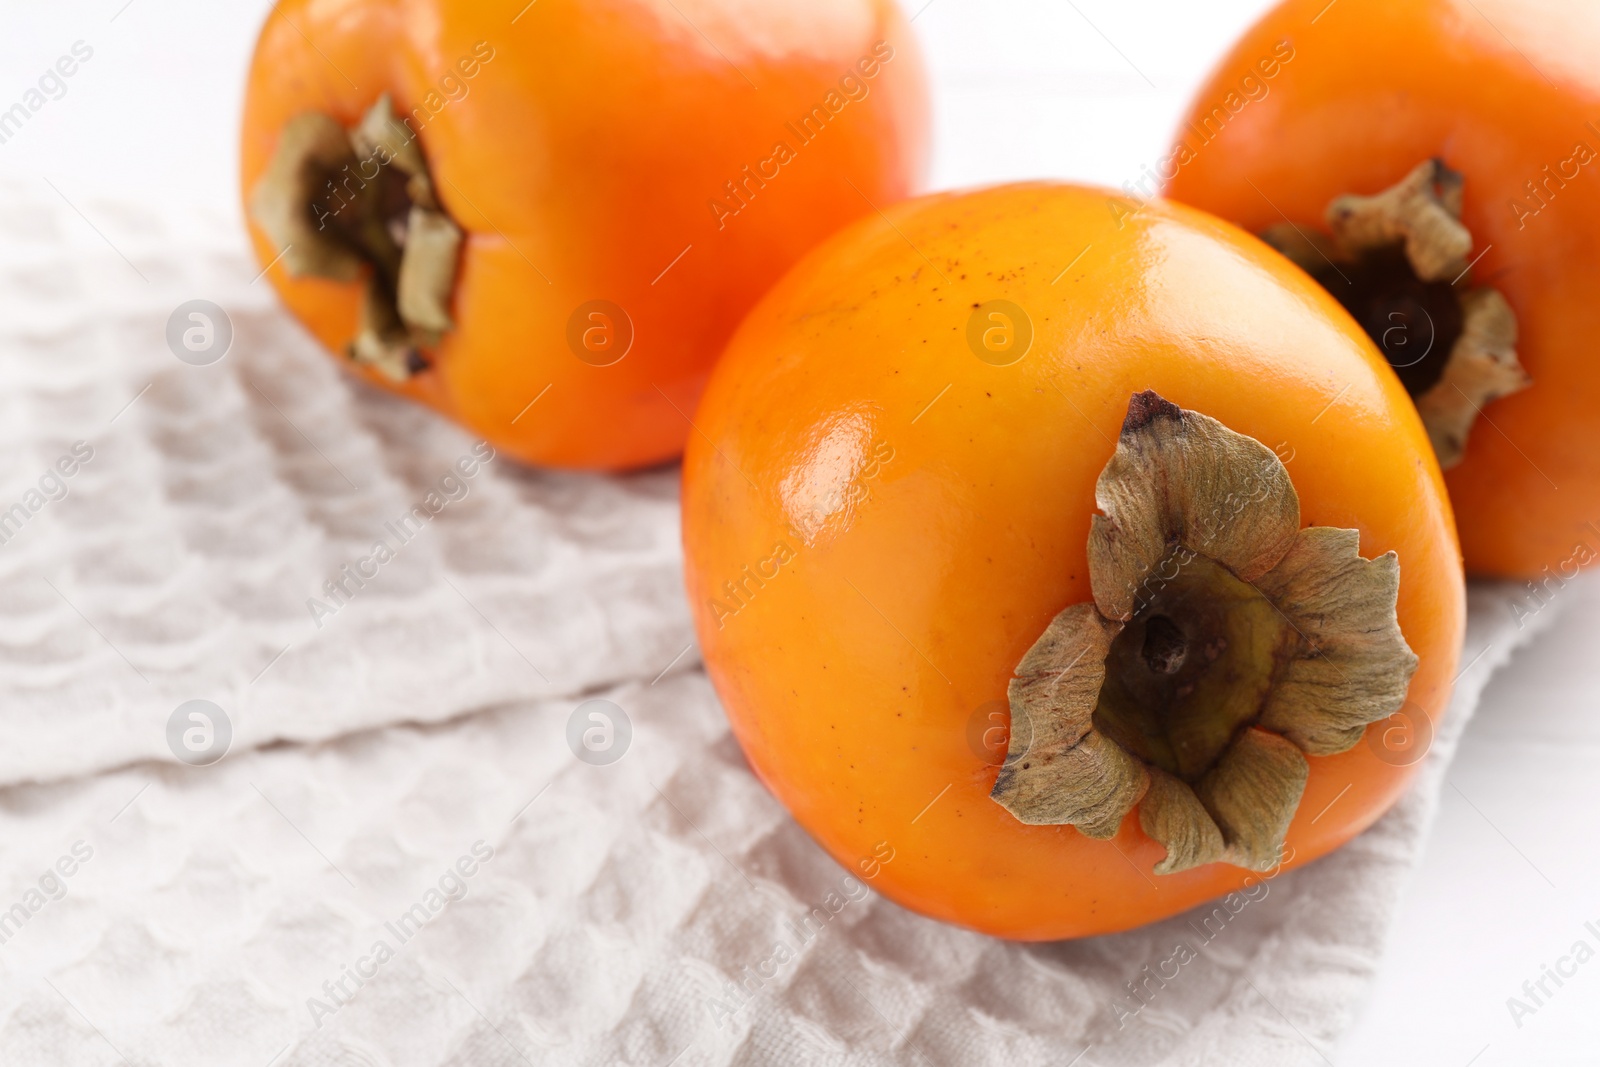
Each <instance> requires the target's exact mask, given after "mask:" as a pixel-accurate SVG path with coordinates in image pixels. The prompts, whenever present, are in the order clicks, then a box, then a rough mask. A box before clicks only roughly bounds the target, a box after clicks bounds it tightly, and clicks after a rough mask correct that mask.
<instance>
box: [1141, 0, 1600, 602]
mask: <svg viewBox="0 0 1600 1067" xmlns="http://www.w3.org/2000/svg"><path fill="white" fill-rule="evenodd" d="M1326 7H1327V5H1326V0H1289V2H1287V3H1284V4H1282V5H1280V6H1279V7H1277V8H1275V9H1274V10H1273V11H1271V12H1270V13H1268V14H1267V15H1266V16H1265V17H1264V18H1263V19H1262V20H1261V21H1260V22H1259V23H1258V24H1257V25H1256V26H1255V27H1254V28H1252V29H1251V30H1250V31H1249V32H1248V33H1246V34H1245V36H1244V37H1243V38H1241V39H1240V41H1239V42H1238V43H1237V44H1236V45H1235V46H1234V48H1233V50H1232V52H1231V53H1230V54H1229V55H1228V56H1227V58H1225V59H1224V60H1223V61H1222V63H1221V65H1220V66H1219V67H1218V68H1217V70H1216V72H1215V73H1214V74H1213V75H1212V77H1211V79H1210V80H1209V81H1208V82H1207V84H1206V85H1205V86H1204V87H1203V88H1202V89H1201V90H1200V92H1199V94H1198V95H1197V96H1196V98H1195V102H1194V105H1193V107H1192V109H1191V111H1190V113H1189V114H1188V116H1186V118H1185V121H1184V123H1183V124H1182V125H1181V126H1180V128H1179V138H1178V142H1177V143H1176V144H1175V146H1174V149H1173V151H1172V153H1171V154H1170V155H1169V156H1168V157H1166V158H1165V159H1164V160H1163V161H1162V163H1161V165H1160V166H1159V167H1158V169H1159V170H1160V171H1161V172H1162V175H1161V176H1162V177H1163V178H1165V179H1166V195H1168V196H1171V197H1172V198H1174V199H1177V200H1181V201H1183V202H1184V203H1188V204H1193V205H1195V206H1197V207H1200V208H1203V209H1205V210H1207V211H1211V212H1213V213H1215V214H1218V215H1220V216H1222V217H1223V218H1226V219H1228V220H1230V221H1232V222H1235V223H1237V224H1238V225H1240V226H1243V227H1244V228H1246V229H1248V230H1251V231H1252V232H1256V233H1259V234H1261V235H1262V236H1264V237H1266V238H1267V239H1268V240H1269V241H1271V242H1272V243H1273V244H1275V245H1277V246H1278V247H1279V248H1281V249H1282V250H1283V251H1284V252H1285V253H1286V254H1287V255H1289V256H1290V257H1291V258H1292V259H1294V260H1295V262H1296V263H1298V264H1300V265H1301V266H1302V267H1304V268H1305V269H1306V270H1307V271H1308V272H1310V273H1311V274H1312V275H1313V277H1315V278H1316V279H1317V280H1318V281H1319V282H1320V283H1322V284H1323V285H1324V286H1326V288H1327V289H1328V291H1329V292H1330V293H1332V294H1333V295H1334V297H1335V298H1337V299H1338V300H1339V301H1340V302H1341V303H1342V304H1344V305H1345V306H1346V307H1347V308H1348V309H1349V311H1350V312H1351V314H1352V315H1354V316H1355V318H1356V319H1357V320H1358V321H1359V322H1360V323H1361V324H1362V326H1363V327H1364V328H1365V329H1366V330H1367V332H1368V333H1369V334H1370V335H1371V336H1372V338H1373V339H1374V341H1375V342H1376V343H1377V344H1378V345H1379V347H1380V348H1381V349H1382V350H1383V351H1384V353H1385V355H1386V356H1387V357H1388V358H1389V360H1390V361H1391V362H1392V363H1393V364H1394V365H1395V367H1396V368H1397V371H1398V373H1399V374H1400V376H1401V378H1402V380H1403V381H1404V382H1405V383H1406V385H1407V387H1408V388H1409V389H1410V391H1411V393H1412V394H1413V396H1414V397H1415V398H1416V401H1417V403H1418V406H1419V408H1420V410H1421V411H1422V414H1423V418H1424V419H1425V420H1426V421H1427V423H1428V424H1429V427H1430V430H1431V432H1432V436H1433V439H1434V442H1435V445H1436V447H1437V449H1438V452H1439V455H1440V459H1441V460H1442V462H1443V464H1444V466H1445V484H1446V485H1447V486H1448V488H1449V491H1450V499H1451V502H1452V504H1453V506H1454V509H1455V513H1456V519H1457V522H1458V523H1459V526H1460V534H1461V545H1462V550H1463V552H1464V554H1465V557H1466V565H1467V570H1468V571H1470V572H1474V573H1481V574H1485V575H1495V576H1504V577H1525V578H1536V577H1544V578H1546V579H1549V578H1551V577H1554V578H1556V579H1557V580H1558V581H1561V580H1565V579H1566V578H1570V577H1572V576H1573V575H1574V574H1576V572H1577V570H1578V568H1579V567H1580V566H1581V565H1584V564H1586V563H1589V562H1591V561H1593V560H1594V559H1597V558H1600V529H1597V527H1596V526H1595V525H1594V524H1595V523H1597V522H1600V457H1597V456H1596V454H1595V451H1594V449H1592V448H1589V447H1586V446H1585V445H1584V443H1583V442H1584V441H1586V439H1587V437H1588V435H1589V434H1591V433H1592V432H1593V430H1594V428H1595V427H1596V426H1597V425H1600V417H1597V416H1596V411H1597V410H1600V373H1597V372H1596V370H1595V361H1594V359H1593V356H1592V352H1593V349H1594V344H1595V342H1594V338H1595V337H1596V336H1597V334H1600V303H1597V302H1596V301H1595V300H1594V299H1592V296H1591V289H1592V288H1593V279H1594V278H1595V277H1596V276H1597V275H1600V196H1596V195H1595V194H1594V192H1593V191H1592V190H1591V183H1592V181H1593V179H1592V178H1591V177H1589V176H1587V171H1589V170H1591V169H1593V168H1594V166H1595V161H1596V160H1597V159H1600V129H1597V128H1596V127H1595V125H1594V123H1595V121H1596V120H1597V117H1600V78H1597V77H1596V76H1595V66H1594V61H1593V57H1594V55H1595V52H1596V49H1597V48H1600V19H1597V18H1596V16H1595V10H1596V9H1595V7H1594V5H1593V4H1592V3H1589V2H1587V0H1557V2H1555V3H1550V4H1543V5H1537V6H1535V5H1528V4H1526V3H1520V2H1514V0H1470V2H1469V0H1340V3H1339V4H1338V5H1337V6H1336V7H1334V8H1331V9H1327V10H1326V13H1325V14H1321V13H1322V12H1323V11H1324V9H1325V8H1326ZM1319 16H1320V17H1319ZM1263 56H1273V57H1274V63H1273V65H1272V67H1271V70H1272V73H1271V75H1270V76H1268V75H1267V73H1266V71H1265V70H1264V69H1263V68H1262V66H1261V61H1262V57H1263ZM1284 56H1287V57H1288V58H1287V59H1283V58H1282V57H1284Z"/></svg>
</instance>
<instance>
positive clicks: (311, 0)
mask: <svg viewBox="0 0 1600 1067" xmlns="http://www.w3.org/2000/svg"><path fill="white" fill-rule="evenodd" d="M518 8H522V10H520V11H519V10H518ZM925 97H926V91H925V86H924V77H923V71H922V66H921V60H920V58H919V56H918V52H917V49H916V47H915V43H914V40H913V38H912V36H911V34H910V33H909V31H908V28H907V26H906V23H905V20H904V18H903V17H902V15H901V14H900V13H899V11H898V9H897V8H896V7H895V5H894V3H893V0H839V2H835V3H829V4H825V5H822V6H821V7H817V6H814V5H809V4H801V3H796V2H792V0H781V2H772V3H763V4H760V5H755V6H752V5H750V4H747V3H742V2H737V0H677V2H676V3H672V2H668V0H619V2H615V3H605V4H598V3H589V2H587V0H539V2H538V3H537V4H534V3H528V4H526V6H524V5H522V4H520V3H517V4H511V5H501V4H484V3H481V2H478V0H353V2H349V3H332V4H330V3H323V2H318V0H285V2H283V3H280V4H277V5H276V6H275V7H274V8H273V11H272V13H271V15H270V16H269V17H268V20H267V23H266V26H265V28H264V29H263V30H262V34H261V39H260V42H259V43H258V45H257V48H256V54H255V59H254V62H253V64H252V66H251V70H250V80H249V86H248V90H247V94H246V101H245V114H244V131H243V156H242V164H241V178H242V184H243V193H244V197H245V201H246V206H247V209H248V214H249V217H250V220H251V227H250V232H251V237H252V239H253V241H254V245H255V250H256V253H257V255H258V256H259V259H260V262H261V263H262V265H263V267H265V268H266V273H267V275H268V277H270V278H271V280H272V284H273V285H274V286H276V287H277V289H278V291H279V293H280V294H281V295H282V296H283V299H284V300H285V302H286V303H287V304H288V305H289V307H290V308H291V309H292V310H293V311H294V313H295V314H296V315H297V316H299V318H300V319H301V320H302V321H303V322H304V323H305V324H306V325H307V327H308V328H309V329H310V330H311V332H312V333H314V334H315V335H316V336H317V338H318V339H319V340H320V341H321V342H322V343H323V344H324V345H325V346H326V347H327V348H328V349H329V350H330V351H332V352H334V353H336V354H337V357H338V358H339V359H340V360H342V361H345V362H347V363H348V364H349V365H350V366H351V368H352V369H353V370H354V371H355V372H356V373H358V374H360V375H362V376H363V377H365V378H366V379H367V380H369V381H371V382H373V383H374V384H377V385H379V386H382V387H384V388H389V389H392V390H394V391H396V392H399V393H402V394H404V395H407V396H410V397H412V398H414V399H416V400H419V401H422V402H424V403H427V404H429V405H431V406H433V407H435V408H437V409H438V410H440V411H442V412H444V413H445V414H447V415H450V416H451V417H453V418H455V419H457V420H458V421H460V422H462V423H464V424H465V425H466V426H467V427H468V428H469V429H470V430H472V431H473V432H474V433H476V434H479V435H481V436H483V437H485V438H487V439H488V440H489V441H490V442H491V443H492V444H493V445H494V446H495V447H496V448H499V449H501V450H502V451H504V452H506V453H508V454H510V455H512V456H515V457H517V458H519V459H522V460H526V461H529V462H533V463H539V464H544V465H551V466H561V467H577V468H591V469H619V468H628V467H637V466H641V465H647V464H651V463H655V462H659V461H662V460H666V459H669V458H671V457H673V456H676V455H677V454H678V453H679V451H680V450H681V449H682V446H683V441H684V438H685V436H686V435H687V434H688V432H689V423H688V418H687V417H688V416H689V415H690V414H692V413H693V410H694V406H695V403H696V401H697V400H698V398H699V394H700V391H701V389H702V388H703V386H704V383H705V377H706V375H707V373H708V371H709V368H710V366H711V364H712V362H713V361H714V360H715V358H716V356H717V354H718V353H719V352H720V351H721V349H722V347H723V345H724V344H725V343H726V341H727V338H728V336H729V335H730V334H731V333H732V331H733V329H734V327H735V326H736V325H737V324H738V322H739V319H740V318H741V317H742V316H743V314H744V312H745V311H746V310H747V309H748V308H749V307H750V306H751V305H752V304H753V303H754V302H755V301H756V299H757V298H758V297H759V296H760V295H761V294H762V293H763V292H764V291H765V290H766V288H767V287H768V286H769V285H771V284H772V282H773V281H774V280H776V279H777V278H778V277H779V276H780V275H781V274H782V273H783V271H784V270H786V269H787V268H788V267H789V265H790V264H792V263H793V262H794V261H795V260H796V259H798V258H799V257H800V255H802V254H803V253H804V252H805V251H806V250H807V249H808V248H810V247H811V246H812V245H813V244H815V243H816V242H817V241H818V240H820V239H821V238H823V237H824V236H826V235H827V234H829V233H831V232H832V231H833V230H835V229H837V228H838V227H839V226H841V225H843V224H844V223H846V222H848V221H850V220H851V219H854V218H856V217H858V216H860V215H864V214H868V213H870V212H871V211H872V210H873V205H875V204H877V205H882V204H887V203H890V202H893V201H895V200H898V199H901V198H903V197H904V196H906V195H908V193H909V192H910V191H911V186H912V184H913V182H914V181H915V180H917V178H918V177H919V175H920V171H921V168H922V165H923V160H924V156H925V154H926V125H927V114H926V112H927V107H926V99H925Z"/></svg>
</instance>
